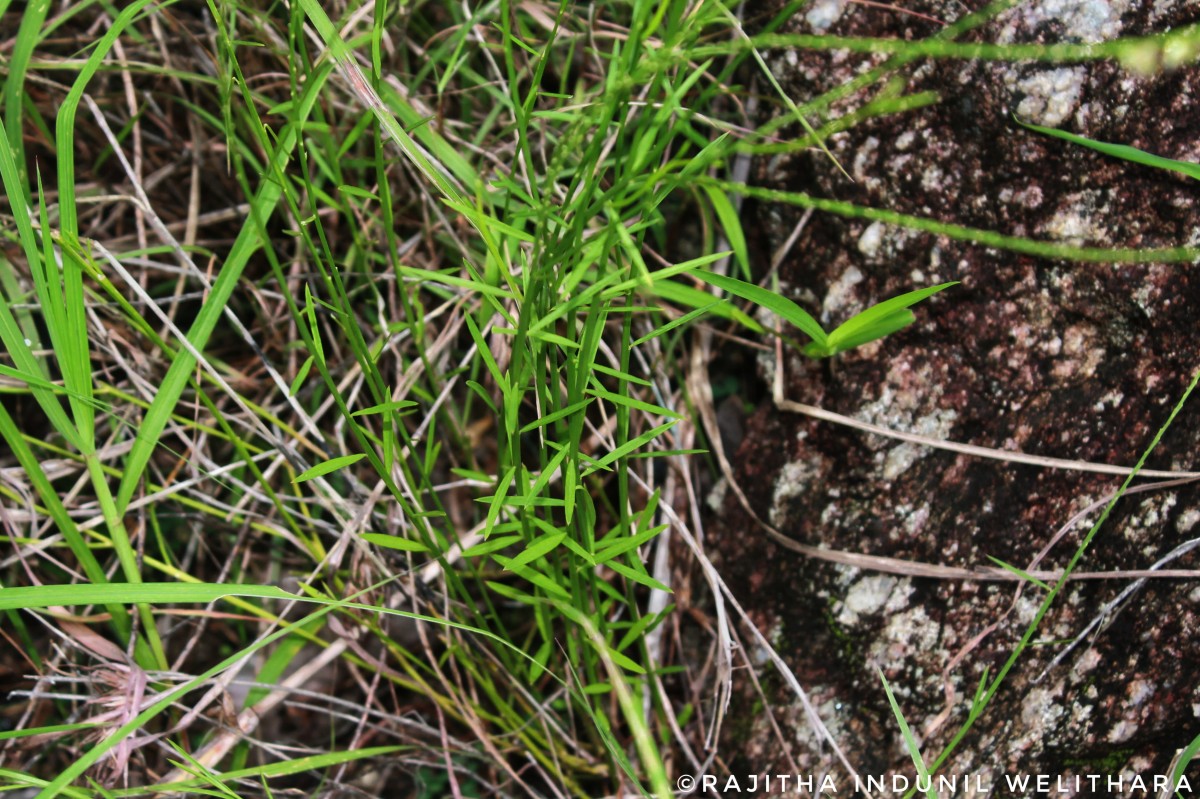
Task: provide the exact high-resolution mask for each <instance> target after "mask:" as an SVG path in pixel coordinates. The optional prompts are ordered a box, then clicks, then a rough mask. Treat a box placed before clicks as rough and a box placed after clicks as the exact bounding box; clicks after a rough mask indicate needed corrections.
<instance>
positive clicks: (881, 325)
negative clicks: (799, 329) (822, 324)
mask: <svg viewBox="0 0 1200 799" xmlns="http://www.w3.org/2000/svg"><path fill="white" fill-rule="evenodd" d="M957 285H958V281H957V280H951V281H950V282H948V283H939V284H938V285H936V286H926V287H925V288H923V289H917V290H915V291H909V292H907V293H905V294H901V295H900V296H898V297H892V298H891V299H889V300H884V301H883V302H881V303H879V304H878V305H873V306H871V307H870V308H868V309H866V310H865V311H863V312H862V313H858V314H855V315H854V316H852V317H850V318H849V319H847V320H846V321H845V322H843V323H842V324H841V325H839V326H838V327H837V328H836V329H835V330H834V331H833V332H832V333H830V334H829V338H828V340H827V341H826V342H825V348H826V350H827V351H828V353H829V354H835V353H838V352H842V351H844V350H848V349H851V347H855V346H858V345H859V344H865V343H867V342H868V341H874V340H875V339H877V338H879V337H880V336H883V335H887V333H888V332H895V331H896V330H899V329H900V328H902V327H904V326H905V325H907V324H909V323H910V322H911V321H912V319H911V318H910V317H909V316H905V315H903V313H902V312H903V311H904V310H906V309H907V308H909V307H910V306H912V305H916V304H917V303H918V302H920V301H921V300H924V299H926V298H927V297H931V296H933V295H934V294H937V293H938V292H939V291H943V290H945V289H948V288H950V287H951V286H957ZM898 314H899V315H898ZM902 320H903V321H902ZM897 325H899V326H897ZM881 331H882V332H881ZM875 333H878V335H875ZM855 342H858V343H857V344H856V343H855Z"/></svg>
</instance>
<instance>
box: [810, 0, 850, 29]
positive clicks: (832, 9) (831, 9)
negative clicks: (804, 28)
mask: <svg viewBox="0 0 1200 799" xmlns="http://www.w3.org/2000/svg"><path fill="white" fill-rule="evenodd" d="M846 4H847V0H816V2H814V3H813V4H812V5H811V6H809V9H808V13H807V14H805V15H804V19H805V21H806V22H808V24H809V25H811V26H812V29H813V32H814V33H824V32H825V31H827V30H829V29H830V28H831V27H832V26H833V23H835V22H837V21H838V20H839V19H841V16H842V12H844V11H845V10H846Z"/></svg>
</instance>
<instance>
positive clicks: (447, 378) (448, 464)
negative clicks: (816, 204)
mask: <svg viewBox="0 0 1200 799" xmlns="http://www.w3.org/2000/svg"><path fill="white" fill-rule="evenodd" d="M677 6H678V7H675V6H671V7H666V6H657V5H653V6H652V5H650V4H643V5H640V6H637V7H635V8H633V9H624V8H608V7H588V8H570V9H568V8H567V7H565V6H563V7H556V6H553V5H550V6H547V5H538V4H522V5H521V6H520V7H519V8H518V7H516V6H510V5H508V4H507V3H504V4H500V5H491V6H487V7H486V8H484V9H480V10H478V11H471V10H470V9H467V8H466V7H465V6H464V7H462V8H459V7H452V6H450V5H441V4H435V3H426V4H416V5H411V4H410V5H399V6H396V5H391V4H387V5H385V4H384V3H376V4H371V3H368V4H364V5H357V6H353V7H348V6H343V5H341V4H339V5H337V6H335V7H326V8H324V9H322V7H321V6H319V5H317V4H316V3H303V2H302V3H298V4H292V5H290V6H289V5H285V4H281V3H254V2H247V3H233V2H219V3H212V4H209V5H208V6H205V5H202V4H198V3H175V4H165V5H156V4H153V3H148V2H135V3H133V4H131V5H129V6H127V7H126V8H124V9H121V10H118V9H117V8H113V7H111V6H109V5H107V4H104V3H88V2H84V3H77V4H67V3H63V4H58V3H56V4H53V5H52V4H50V3H48V2H42V3H33V4H29V5H28V6H26V7H19V5H17V4H14V5H12V6H9V4H7V3H4V4H2V5H0V10H3V16H2V17H0V20H2V21H0V54H2V58H3V69H4V81H5V82H4V124H5V129H6V132H7V134H8V141H9V144H10V146H11V150H12V154H13V155H14V156H15V157H14V158H12V159H11V161H6V162H5V163H3V164H0V167H3V172H4V181H5V184H4V185H5V191H6V194H7V196H8V204H7V207H6V208H5V216H4V218H3V230H4V236H5V249H4V252H3V257H2V258H0V288H2V290H3V300H2V301H0V305H2V306H3V311H2V313H0V317H2V318H0V328H2V333H3V336H4V343H5V346H6V350H7V351H8V353H9V357H7V358H5V359H4V361H3V366H4V371H3V374H2V375H0V381H2V386H3V391H4V395H3V399H2V401H0V428H3V430H2V432H3V435H4V438H5V441H6V444H7V451H6V452H5V453H4V454H3V455H0V459H2V463H0V465H2V466H3V483H2V485H0V492H2V494H3V502H2V503H0V508H2V510H3V524H4V529H5V534H6V536H7V537H8V538H9V540H10V543H11V546H10V547H9V548H8V551H7V553H6V554H5V561H4V566H3V568H4V572H3V578H2V579H3V583H4V585H5V586H7V587H8V591H7V592H6V595H7V596H8V598H9V600H10V604H8V605H6V606H5V607H6V608H7V609H8V610H7V614H8V615H7V617H6V619H5V620H4V622H3V626H2V628H0V629H2V631H3V634H4V636H5V639H6V641H7V642H8V644H9V645H10V646H8V647H7V648H6V649H5V653H4V667H3V668H4V670H3V674H4V675H5V677H4V685H3V689H4V691H5V693H6V695H7V694H8V692H10V691H12V692H14V693H12V694H11V695H10V698H9V700H8V702H7V704H6V705H5V711H4V721H3V725H4V731H3V733H2V734H3V735H4V737H5V738H6V739H7V740H6V741H5V742H4V744H3V752H2V754H0V758H2V762H0V765H2V767H3V775H4V776H3V777H2V778H0V779H2V780H3V782H4V783H6V784H7V785H8V786H9V787H14V788H15V787H20V786H29V787H33V788H41V789H42V794H43V795H53V794H55V793H59V792H62V793H65V794H67V795H85V794H86V795H106V796H108V795H117V796H122V795H133V794H139V793H143V792H145V791H146V790H148V788H147V786H153V785H159V786H163V785H165V784H167V785H170V786H171V787H170V788H160V789H159V790H166V791H168V792H182V791H183V790H184V789H185V788H186V787H187V786H189V785H190V786H192V787H194V788H196V789H197V790H199V788H200V786H207V787H205V788H204V790H217V791H219V792H221V793H222V794H223V795H242V796H249V795H263V794H264V793H266V794H270V795H283V794H288V793H289V792H290V793H293V794H297V795H318V794H319V795H328V796H332V795H347V796H349V795H388V796H402V795H409V796H440V795H455V796H479V795H492V794H499V795H532V794H539V795H559V796H563V795H576V796H584V795H596V794H600V793H611V792H614V791H616V792H618V793H620V792H624V791H626V790H635V788H634V787H633V786H635V785H636V783H637V782H638V781H639V780H643V781H646V784H647V785H649V786H650V787H651V788H652V789H653V790H655V791H657V792H659V793H661V792H662V791H664V790H666V789H667V784H666V776H665V775H666V774H667V773H668V766H667V763H668V762H669V761H670V760H671V758H673V757H679V756H683V757H687V758H688V759H690V760H692V765H693V766H695V767H698V766H700V765H701V764H700V763H699V762H698V759H699V758H701V757H703V754H700V755H697V754H694V752H696V751H702V750H699V749H698V748H696V747H698V746H699V745H700V744H702V743H703V739H704V737H705V732H706V731H708V730H711V729H712V728H713V726H714V719H713V718H712V717H711V713H712V711H713V708H716V711H717V712H718V713H719V712H720V711H721V710H722V709H723V704H722V702H721V701H720V700H718V701H717V702H716V703H714V702H713V700H712V697H711V696H707V698H706V697H705V696H704V695H703V694H701V693H700V692H701V691H702V690H703V686H705V685H707V684H709V683H710V682H711V681H712V673H713V670H714V668H716V667H717V665H716V664H721V666H722V669H723V670H724V671H727V665H726V664H727V662H728V661H727V659H725V658H717V659H714V657H713V654H712V653H713V651H714V647H717V646H720V647H722V648H723V649H724V650H725V651H727V650H728V649H729V648H730V646H731V641H730V640H729V637H728V636H729V627H728V624H727V623H726V621H725V620H724V619H722V620H721V623H720V626H719V627H717V628H714V627H713V626H712V624H713V622H712V621H711V620H709V619H707V618H705V617H703V615H702V614H699V612H697V613H696V614H694V615H692V616H687V615H683V616H681V615H671V613H670V611H671V609H672V607H673V606H672V605H671V604H670V603H671V601H672V597H671V594H670V593H669V592H668V586H670V585H671V584H673V583H676V582H677V579H676V575H675V572H676V570H677V569H678V568H680V567H679V566H677V565H676V563H675V561H673V560H672V550H671V549H670V548H669V547H668V545H667V539H666V538H661V539H656V536H657V534H658V533H659V532H661V531H662V530H663V529H665V527H666V526H668V525H672V526H674V527H675V528H677V529H678V530H679V531H681V532H680V535H681V536H682V537H683V538H682V539H680V537H679V536H678V535H677V536H676V539H677V540H686V542H687V544H688V545H690V548H691V553H692V554H688V555H686V557H687V558H688V560H689V561H691V560H692V559H693V558H694V557H701V558H702V557H703V555H702V548H701V545H700V543H699V542H698V540H697V538H698V535H699V533H700V530H699V529H698V528H697V527H696V526H695V525H698V524H699V521H700V520H699V515H698V505H697V499H696V491H697V490H698V488H699V485H700V483H699V480H700V478H699V477H698V475H697V474H696V472H695V471H694V470H695V469H696V468H697V463H695V462H693V460H692V459H690V458H689V457H688V456H689V454H691V453H692V452H693V451H694V450H695V449H696V447H697V446H698V445H699V444H701V443H702V440H701V439H702V438H703V436H702V434H699V433H697V431H696V429H695V428H694V427H693V426H692V425H691V423H690V422H688V421H686V420H684V419H683V417H684V416H685V415H686V412H687V411H688V403H689V401H690V402H696V401H697V398H692V399H691V400H689V399H688V398H687V397H686V396H685V392H684V390H683V388H682V386H683V383H684V381H683V380H682V379H680V372H679V367H678V364H680V363H683V364H686V363H688V360H687V357H685V356H686V352H687V349H688V348H689V347H691V346H693V345H692V344H690V343H689V342H690V339H688V338H686V337H684V336H683V335H682V333H683V331H684V330H685V328H684V327H683V326H682V325H683V324H685V323H687V322H690V321H692V320H693V319H694V318H696V317H697V316H698V315H699V312H700V311H703V310H706V309H708V308H709V307H710V306H711V305H712V298H711V297H710V296H709V295H706V294H703V293H702V292H700V291H699V290H698V289H697V288H695V287H693V285H691V284H685V283H682V282H673V281H667V280H665V278H669V277H670V276H672V275H676V274H679V273H680V272H682V271H683V269H680V268H674V269H671V270H667V271H666V273H665V275H663V273H662V272H658V273H657V274H656V277H655V278H654V279H653V280H651V279H650V278H649V277H648V275H649V270H651V269H653V270H658V269H659V267H660V266H661V265H662V264H665V263H667V261H666V259H665V256H664V255H663V253H665V252H668V251H674V252H679V251H681V250H683V249H686V250H687V251H688V252H690V253H691V254H692V255H699V256H701V257H700V258H699V259H698V260H696V261H695V262H694V263H697V264H709V263H713V262H715V261H718V260H719V256H707V257H705V256H704V254H705V253H712V252H715V251H717V250H718V249H720V248H719V247H717V246H716V245H717V244H718V241H717V238H718V237H719V236H721V235H725V236H726V237H728V235H729V234H723V233H721V230H722V226H723V225H731V224H736V214H734V209H733V205H732V204H731V203H730V202H729V201H728V200H726V199H724V198H723V196H720V195H718V194H716V193H712V194H711V196H709V195H708V194H706V193H705V192H703V191H700V190H698V189H695V188H688V187H687V186H686V185H685V179H686V178H687V177H688V176H689V175H693V174H705V173H707V172H709V171H710V170H713V169H717V168H719V167H720V166H721V164H723V163H724V160H725V159H726V158H727V157H728V155H729V153H728V152H726V151H725V150H719V151H718V150H714V149H712V143H713V142H718V141H721V136H720V134H721V132H722V131H723V130H726V129H730V128H731V127H736V124H731V123H729V122H719V121H718V117H723V118H727V119H729V120H734V123H737V124H740V125H741V126H742V127H743V128H745V127H746V126H747V125H748V119H747V117H746V116H745V110H744V109H743V108H742V107H741V100H740V99H739V97H740V94H739V93H738V92H735V91H731V86H730V85H729V84H728V83H727V82H728V81H729V80H730V78H731V76H732V75H733V74H734V71H735V70H736V69H737V68H738V65H739V64H740V63H741V61H742V60H743V59H744V57H745V55H744V54H734V55H730V56H728V57H726V58H723V59H721V60H720V62H719V63H718V62H716V61H713V60H708V61H704V62H703V63H699V64H697V63H694V62H691V61H690V60H689V59H688V58H687V56H686V48H687V47H688V46H689V45H694V44H695V43H696V42H697V41H698V40H699V38H700V37H701V36H702V35H704V32H705V31H712V30H714V26H718V27H717V28H716V30H718V32H719V33H720V35H721V36H722V37H723V38H728V37H729V36H730V35H731V32H734V31H736V28H733V27H731V26H730V21H729V18H728V12H727V11H726V10H725V9H724V7H722V6H721V5H719V4H716V3H711V4H710V3H700V4H696V5H693V6H685V5H683V4H677ZM334 21H336V23H335V22H334ZM685 97H687V98H688V99H689V100H692V101H695V107H697V108H703V109H705V114H701V113H696V114H691V113H687V114H685V113H683V112H681V110H680V104H681V102H682V101H683V99H684V98H685ZM706 114H707V115H706ZM708 115H711V116H708ZM685 212H686V213H685ZM680 220H683V221H680ZM735 230H736V229H735ZM734 235H735V236H740V231H738V232H735V233H734ZM685 241H686V244H687V246H686V247H683V246H682V245H681V242H685ZM735 245H737V246H736V248H737V249H738V250H739V252H742V253H744V243H741V242H740V241H735ZM693 265H694V264H693ZM686 266H688V265H687V264H685V267H686ZM689 268H690V267H689ZM658 275H663V277H659V276H658ZM657 281H663V282H657ZM643 295H644V296H648V297H650V298H651V299H654V297H655V296H658V297H659V298H660V299H659V301H657V302H654V303H647V302H645V301H644V300H643V299H642V298H641V297H642V296H643ZM720 311H721V313H722V314H723V315H724V316H725V317H727V318H729V317H734V318H739V319H742V320H744V321H748V317H745V316H744V314H742V313H741V312H740V311H733V310H731V309H727V308H725V307H724V306H721V308H720ZM689 312H691V313H689ZM726 326H727V327H728V323H726ZM720 332H722V333H723V334H724V335H729V333H728V331H727V330H726V329H725V328H724V327H723V328H721V331H720ZM708 341H709V336H708V335H707V334H706V336H705V338H704V344H703V345H702V348H701V349H699V350H696V357H697V358H698V360H697V361H696V363H697V364H698V367H697V368H700V369H703V368H704V366H705V364H706V362H707V358H708V354H707V353H708V351H709V350H708ZM694 346H701V345H698V344H697V345H694ZM698 399H699V401H700V402H702V403H704V402H708V403H711V396H701V397H699V398H698ZM709 411H711V408H709ZM709 415H710V416H711V413H710V414H709ZM714 418H715V417H714ZM699 468H700V469H701V470H703V471H707V469H708V467H707V466H705V465H704V464H703V463H700V464H699ZM685 552H686V549H677V550H675V557H676V558H679V557H680V556H683V555H684V553H685ZM165 584H170V585H165ZM17 586H25V587H29V588H30V590H37V591H40V592H41V593H39V594H37V595H36V598H34V599H29V597H31V596H33V595H32V594H25V595H21V594H20V592H17V593H12V591H13V590H14V589H15V587H17ZM72 590H74V591H75V592H74V593H72ZM56 591H57V593H55V592H56ZM89 592H90V593H89ZM296 595H299V596H301V597H305V600H304V601H297V597H296ZM19 596H24V597H25V600H22V599H19ZM26 600H27V601H26ZM15 607H24V608H35V609H36V608H41V610H36V612H31V611H29V610H22V611H19V612H18V611H17V610H14V609H13V608H15ZM417 616H419V617H421V618H422V619H424V621H416V620H414V619H415V617H417ZM714 629H717V630H718V632H719V635H718V636H717V637H714V635H713V631H714ZM718 639H719V640H718ZM681 651H686V652H688V653H690V655H689V656H688V657H681V656H680V652H681ZM698 652H699V653H705V652H707V653H708V654H707V655H705V656H701V657H699V658H697V657H696V656H695V654H696V653H698ZM663 664H681V665H677V666H672V667H666V666H664V665H663ZM629 758H633V761H634V762H632V763H631V762H630V760H629ZM218 773H219V774H220V775H221V776H220V778H219V779H218V777H217V774H218ZM71 786H74V787H71Z"/></svg>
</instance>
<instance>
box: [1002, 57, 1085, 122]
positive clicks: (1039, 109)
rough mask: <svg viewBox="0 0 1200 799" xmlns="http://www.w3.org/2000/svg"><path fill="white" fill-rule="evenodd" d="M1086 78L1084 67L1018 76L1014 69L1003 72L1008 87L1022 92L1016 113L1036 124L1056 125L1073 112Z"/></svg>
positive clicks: (1019, 92) (1045, 70)
mask: <svg viewBox="0 0 1200 799" xmlns="http://www.w3.org/2000/svg"><path fill="white" fill-rule="evenodd" d="M1086 79H1087V70H1086V69H1085V68H1084V67H1059V68H1057V69H1043V70H1038V71H1037V72H1034V73H1032V74H1027V75H1020V74H1019V72H1018V71H1017V70H1016V69H1015V68H1014V69H1011V70H1009V71H1008V72H1006V73H1005V75H1004V82H1005V83H1006V84H1007V85H1008V87H1009V90H1010V91H1013V92H1016V93H1018V94H1020V95H1022V98H1021V102H1020V103H1018V104H1017V115H1018V116H1019V117H1021V118H1022V119H1025V120H1028V121H1030V122H1033V123H1035V124H1038V125H1045V126H1047V127H1051V128H1056V127H1058V126H1059V125H1061V124H1062V123H1063V122H1065V121H1066V120H1067V119H1069V118H1070V117H1071V115H1072V114H1074V113H1075V109H1076V108H1077V107H1078V106H1079V98H1080V96H1081V95H1082V93H1083V83H1084V81H1085V80H1086Z"/></svg>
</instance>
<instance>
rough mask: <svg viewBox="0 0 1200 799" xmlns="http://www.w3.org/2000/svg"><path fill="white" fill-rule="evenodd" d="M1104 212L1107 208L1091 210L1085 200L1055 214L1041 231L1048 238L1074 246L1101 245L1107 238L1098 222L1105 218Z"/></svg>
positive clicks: (1105, 232) (1065, 207)
mask: <svg viewBox="0 0 1200 799" xmlns="http://www.w3.org/2000/svg"><path fill="white" fill-rule="evenodd" d="M1106 210H1108V209H1107V207H1105V208H1099V209H1097V208H1093V207H1091V204H1090V203H1089V202H1087V201H1086V200H1085V201H1083V202H1074V203H1071V204H1069V205H1066V206H1064V207H1062V208H1060V209H1059V210H1058V211H1057V212H1055V214H1054V216H1052V217H1051V218H1050V221H1048V222H1046V223H1045V224H1044V225H1042V230H1043V231H1044V232H1045V233H1046V234H1047V235H1048V236H1050V238H1053V239H1058V240H1059V241H1065V242H1066V243H1068V244H1073V245H1075V246H1080V245H1082V244H1101V243H1103V242H1104V241H1105V239H1106V238H1107V231H1106V230H1105V228H1104V226H1103V225H1102V224H1101V223H1100V221H1099V220H1100V219H1103V218H1105V214H1104V212H1105V211H1106Z"/></svg>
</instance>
